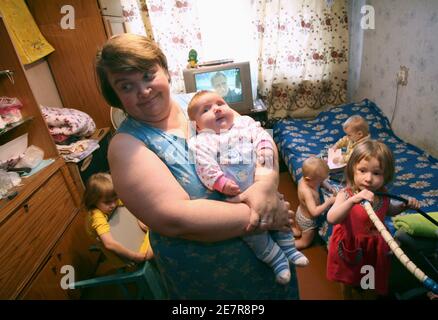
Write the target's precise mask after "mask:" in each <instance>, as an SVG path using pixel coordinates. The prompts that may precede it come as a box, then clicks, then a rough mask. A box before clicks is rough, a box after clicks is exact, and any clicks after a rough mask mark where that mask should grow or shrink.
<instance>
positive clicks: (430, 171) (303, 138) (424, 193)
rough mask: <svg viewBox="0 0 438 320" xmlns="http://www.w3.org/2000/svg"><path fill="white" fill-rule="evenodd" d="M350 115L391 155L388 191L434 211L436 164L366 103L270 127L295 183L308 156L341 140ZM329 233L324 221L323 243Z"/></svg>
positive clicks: (436, 205) (436, 203)
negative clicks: (363, 123) (364, 122)
mask: <svg viewBox="0 0 438 320" xmlns="http://www.w3.org/2000/svg"><path fill="white" fill-rule="evenodd" d="M354 114H359V115H361V116H362V117H364V118H365V119H366V120H367V121H368V123H369V126H370V134H371V138H373V139H376V140H379V141H382V142H384V143H385V144H386V145H388V146H389V147H390V148H391V150H392V152H393V154H394V157H395V159H396V167H395V168H396V175H395V179H394V181H393V182H392V183H391V184H390V185H388V191H389V192H390V193H393V194H396V195H400V196H402V197H408V196H410V197H415V198H416V199H418V200H419V201H420V203H421V208H422V209H423V210H424V211H426V212H432V211H438V160H437V159H435V158H433V157H431V156H429V155H428V154H426V153H425V152H424V151H422V150H420V149H419V148H417V147H415V146H413V145H411V144H409V143H406V142H404V141H403V140H401V139H400V138H399V137H397V136H396V135H395V134H394V132H393V131H392V129H391V127H390V124H389V121H388V119H387V118H386V116H385V115H384V114H383V112H382V111H381V110H380V109H379V107H377V105H376V104H375V103H374V102H372V101H370V100H367V99H365V100H363V101H362V102H360V103H349V104H345V105H341V106H338V107H335V108H332V109H330V110H328V111H324V112H321V113H320V114H319V115H318V116H317V117H316V118H315V119H312V120H303V119H283V120H279V121H278V122H277V123H276V124H275V125H274V127H273V130H274V140H275V142H276V143H277V146H278V148H279V152H280V154H281V156H282V158H283V160H284V162H285V163H286V165H287V166H288V169H289V172H290V173H291V174H292V175H293V177H294V179H295V181H298V180H299V179H300V178H301V165H302V162H303V161H304V160H305V159H306V158H307V157H309V156H312V155H320V154H321V153H322V152H324V151H326V150H327V148H328V147H329V146H331V145H333V144H334V143H335V142H336V141H337V140H338V139H340V138H341V137H343V136H344V135H345V133H344V132H343V130H342V124H343V122H344V121H345V120H346V119H347V118H348V117H350V116H351V115H354ZM386 222H387V226H388V228H389V229H390V231H394V230H393V226H392V222H391V221H390V220H389V219H387V221H386ZM330 229H331V226H329V225H328V224H327V222H326V221H324V222H323V223H322V225H321V227H320V230H319V233H320V235H321V236H322V237H323V239H324V240H326V241H328V237H329V235H330V234H331V230H330Z"/></svg>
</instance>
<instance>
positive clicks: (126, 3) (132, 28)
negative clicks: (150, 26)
mask: <svg viewBox="0 0 438 320" xmlns="http://www.w3.org/2000/svg"><path fill="white" fill-rule="evenodd" d="M120 4H121V5H122V10H123V18H124V21H125V26H126V32H128V33H135V34H140V35H147V36H149V37H151V38H152V39H153V35H152V34H151V33H150V32H148V30H147V28H146V26H147V25H146V24H145V22H146V21H145V19H143V12H142V11H141V10H140V9H141V8H142V7H141V4H140V2H139V1H138V0H121V1H120Z"/></svg>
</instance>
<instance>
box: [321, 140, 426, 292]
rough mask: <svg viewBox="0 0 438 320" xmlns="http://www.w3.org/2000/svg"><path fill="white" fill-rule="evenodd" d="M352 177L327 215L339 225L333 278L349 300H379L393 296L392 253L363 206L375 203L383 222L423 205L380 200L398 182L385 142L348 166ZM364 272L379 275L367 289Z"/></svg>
mask: <svg viewBox="0 0 438 320" xmlns="http://www.w3.org/2000/svg"><path fill="white" fill-rule="evenodd" d="M346 175H347V187H346V188H345V189H344V190H342V191H340V192H339V193H338V195H337V196H336V201H335V203H334V204H333V206H332V207H331V209H330V210H329V212H328V213H327V221H328V222H329V223H331V224H334V225H335V226H334V228H333V233H332V236H331V238H330V244H329V251H328V258H327V278H328V279H329V280H332V281H339V282H341V283H342V284H343V293H344V298H345V299H353V298H354V299H356V298H359V299H370V298H377V294H379V295H385V294H386V293H387V292H388V280H389V272H390V262H391V261H390V257H389V255H388V253H389V250H390V249H389V247H388V245H387V244H386V242H385V240H384V239H383V237H382V236H381V235H380V233H379V231H377V229H376V227H375V226H374V223H373V222H372V221H371V219H370V218H369V217H368V214H367V213H366V211H365V209H364V207H363V206H362V204H361V202H362V200H367V201H370V202H371V203H372V206H373V208H374V211H375V213H376V215H377V216H378V218H379V219H380V220H381V221H382V222H383V221H384V219H385V216H386V215H396V214H399V213H400V212H401V211H403V210H405V209H406V208H418V207H419V202H418V201H417V200H416V199H414V198H409V199H408V204H407V205H405V204H404V203H400V204H399V205H393V204H391V203H390V201H389V198H388V197H385V196H376V195H375V194H374V192H376V191H379V192H384V191H385V190H386V189H385V185H386V184H387V183H389V182H390V181H391V180H392V178H393V176H394V158H393V155H392V153H391V151H390V149H389V148H388V147H387V146H386V145H385V144H383V143H381V142H378V141H375V140H368V141H365V142H363V143H360V144H359V145H357V146H356V148H355V149H354V150H353V152H352V154H351V157H350V159H349V161H348V163H347V167H346ZM363 266H368V267H369V266H371V267H373V271H374V272H373V274H374V277H373V278H371V277H370V279H368V281H367V288H361V284H362V278H363V277H364V276H365V274H364V272H363V269H362V267H363ZM370 281H373V283H371V282H370ZM374 288H375V289H374Z"/></svg>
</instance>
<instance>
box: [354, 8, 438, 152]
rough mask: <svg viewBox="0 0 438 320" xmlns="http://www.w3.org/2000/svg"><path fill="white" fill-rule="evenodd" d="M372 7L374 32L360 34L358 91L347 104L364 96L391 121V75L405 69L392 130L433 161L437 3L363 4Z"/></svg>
mask: <svg viewBox="0 0 438 320" xmlns="http://www.w3.org/2000/svg"><path fill="white" fill-rule="evenodd" d="M366 2H367V4H369V5H372V6H373V7H374V9H375V29H374V30H364V38H363V56H362V67H361V74H360V82H359V87H358V89H357V91H356V92H354V93H353V100H355V101H358V100H361V99H363V98H368V99H370V100H372V101H374V102H376V104H377V105H378V106H380V107H381V108H382V109H383V112H384V113H385V114H386V116H387V117H388V118H389V119H391V116H392V112H393V110H394V106H395V101H396V81H395V79H396V73H397V72H398V70H399V68H400V65H404V66H406V67H408V68H409V75H408V84H407V86H400V87H399V90H398V99H397V110H396V113H395V117H394V122H393V126H392V127H393V129H394V131H395V132H396V134H397V135H398V136H399V137H400V138H402V139H404V140H406V141H408V142H410V143H412V144H414V145H416V146H418V147H420V148H422V149H425V150H426V151H427V152H429V153H430V154H432V155H434V156H436V157H438V126H437V123H438V1H437V0H417V1H412V0H384V1H382V0H367V1H366Z"/></svg>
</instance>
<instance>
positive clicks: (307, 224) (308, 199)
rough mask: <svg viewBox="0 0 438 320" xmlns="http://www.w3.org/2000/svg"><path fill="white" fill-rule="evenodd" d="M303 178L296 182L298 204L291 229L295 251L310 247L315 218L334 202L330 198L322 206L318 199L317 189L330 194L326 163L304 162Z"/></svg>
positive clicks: (308, 159) (315, 159)
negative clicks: (294, 238)
mask: <svg viewBox="0 0 438 320" xmlns="http://www.w3.org/2000/svg"><path fill="white" fill-rule="evenodd" d="M302 173H303V177H302V178H301V179H300V181H299V182H298V200H299V202H300V204H299V206H298V209H297V212H296V214H295V219H294V220H295V226H294V227H293V228H292V230H293V233H294V235H295V236H296V237H299V236H300V235H301V237H299V238H298V239H296V240H295V246H296V247H297V249H304V248H307V247H308V246H310V244H311V243H312V241H313V238H314V237H315V229H316V228H317V225H316V218H317V217H319V216H320V215H321V214H323V213H324V212H325V211H326V210H328V209H329V208H330V206H331V205H332V204H333V203H334V202H335V199H336V198H335V197H334V196H331V197H329V198H328V199H326V200H325V201H324V202H323V203H322V204H321V203H320V198H319V188H321V187H324V188H326V189H327V190H329V191H330V192H333V191H334V190H333V188H332V187H331V186H330V185H329V184H328V183H327V181H326V179H327V178H328V176H329V167H328V165H327V163H326V162H325V161H324V160H322V159H320V158H315V157H310V158H307V159H306V160H304V162H303V167H302Z"/></svg>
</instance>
